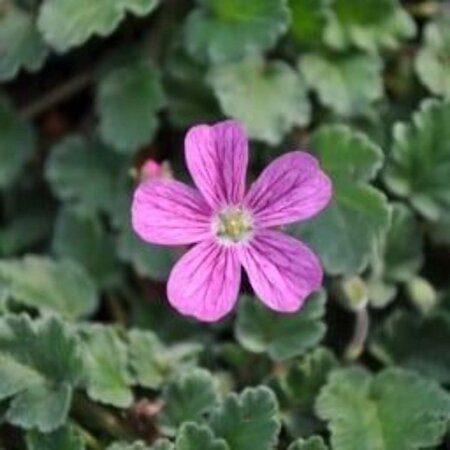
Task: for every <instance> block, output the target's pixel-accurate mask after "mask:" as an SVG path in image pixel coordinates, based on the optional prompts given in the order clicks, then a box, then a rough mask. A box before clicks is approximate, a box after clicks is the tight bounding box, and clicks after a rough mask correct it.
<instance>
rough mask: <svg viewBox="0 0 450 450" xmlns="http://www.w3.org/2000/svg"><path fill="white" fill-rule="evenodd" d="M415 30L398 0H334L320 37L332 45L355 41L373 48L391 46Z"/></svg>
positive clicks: (412, 33)
mask: <svg viewBox="0 0 450 450" xmlns="http://www.w3.org/2000/svg"><path fill="white" fill-rule="evenodd" d="M415 33H416V26H415V23H414V21H413V19H412V18H411V17H410V16H409V15H408V13H406V11H405V10H404V9H403V8H402V7H401V6H400V5H399V2H398V0H335V1H334V2H333V14H331V15H330V17H329V20H328V25H327V27H326V29H325V35H324V38H325V41H326V43H327V44H328V45H329V46H330V47H332V48H337V49H344V48H348V47H350V46H351V45H355V46H356V47H358V48H360V49H362V50H367V51H371V52H375V51H377V50H379V49H383V48H386V49H395V48H397V47H398V46H399V45H400V42H401V41H402V40H404V39H407V38H411V37H413V36H414V35H415Z"/></svg>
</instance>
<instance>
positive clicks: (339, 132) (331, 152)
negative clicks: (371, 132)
mask: <svg viewBox="0 0 450 450" xmlns="http://www.w3.org/2000/svg"><path fill="white" fill-rule="evenodd" d="M310 145H311V148H312V149H313V150H314V153H316V154H317V155H318V157H319V158H320V163H321V165H322V167H323V168H324V170H325V171H326V172H327V173H330V174H331V175H332V176H334V177H348V178H351V179H354V180H361V181H370V180H372V179H373V178H374V177H375V175H376V174H377V173H378V171H379V170H380V169H381V166H382V164H383V150H382V149H381V148H380V147H379V146H378V145H377V144H375V143H374V142H373V141H371V140H370V139H369V138H368V136H366V135H365V134H363V133H360V132H358V131H355V130H353V129H351V128H350V127H348V126H346V125H326V126H323V127H321V128H319V130H318V131H316V132H315V133H314V134H313V135H312V137H311V141H310Z"/></svg>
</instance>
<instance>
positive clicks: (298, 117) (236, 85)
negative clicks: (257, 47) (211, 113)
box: [208, 58, 310, 144]
mask: <svg viewBox="0 0 450 450" xmlns="http://www.w3.org/2000/svg"><path fill="white" fill-rule="evenodd" d="M208 80H209V83H210V84H211V86H212V87H213V89H214V92H215V94H216V96H217V98H218V100H219V102H220V105H221V107H222V110H223V112H224V113H225V114H226V115H228V116H231V117H235V118H237V119H239V120H241V121H242V122H243V124H244V126H245V127H246V129H247V132H248V134H249V136H250V137H251V138H254V139H258V140H261V141H265V142H267V143H269V144H278V143H279V142H280V141H281V140H282V139H283V137H284V135H285V134H286V133H287V132H289V131H290V130H291V129H292V128H293V127H294V126H295V125H299V126H302V125H307V124H308V123H309V119H310V105H309V102H308V99H307V95H306V89H305V87H304V84H303V81H302V79H301V78H300V75H299V74H298V73H297V72H296V71H295V70H294V69H292V68H291V67H290V66H288V65H287V64H286V63H284V62H281V61H275V62H270V63H264V62H263V60H262V59H260V58H252V59H247V60H244V61H242V62H238V63H230V64H227V65H221V66H216V67H214V68H213V69H211V71H210V72H209V74H208Z"/></svg>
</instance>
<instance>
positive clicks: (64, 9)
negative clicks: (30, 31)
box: [38, 0, 158, 52]
mask: <svg viewBox="0 0 450 450" xmlns="http://www.w3.org/2000/svg"><path fill="white" fill-rule="evenodd" d="M157 5H158V0H96V1H95V2H92V1H91V0H45V1H44V3H43V5H42V7H41V9H40V12H39V18H38V27H39V29H40V31H41V33H42V34H43V35H44V38H45V40H46V41H47V42H48V43H49V44H50V45H51V46H52V47H53V48H54V49H55V50H56V51H58V52H66V51H67V50H69V49H71V48H72V47H77V46H79V45H81V44H83V43H84V42H86V41H87V40H88V39H89V38H90V37H92V36H93V35H98V36H107V35H109V34H111V33H112V32H113V31H114V29H115V28H117V26H118V25H119V23H120V22H121V21H122V20H123V18H124V17H125V15H126V13H128V12H129V13H132V14H134V15H136V16H145V15H147V14H150V13H151V12H152V11H153V10H154V9H155V8H156V6H157Z"/></svg>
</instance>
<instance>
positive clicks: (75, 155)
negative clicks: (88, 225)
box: [45, 135, 127, 215]
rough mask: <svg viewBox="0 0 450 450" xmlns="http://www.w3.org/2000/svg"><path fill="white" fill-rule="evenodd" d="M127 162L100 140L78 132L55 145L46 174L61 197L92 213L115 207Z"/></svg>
mask: <svg viewBox="0 0 450 450" xmlns="http://www.w3.org/2000/svg"><path fill="white" fill-rule="evenodd" d="M126 164H127V163H126V162H125V161H124V160H123V159H122V158H121V157H119V156H118V155H116V154H114V153H113V152H111V151H110V150H109V149H108V148H106V147H104V146H102V145H101V144H100V143H99V142H96V141H87V140H86V139H85V138H83V137H81V136H77V135H74V136H69V137H67V138H65V139H64V140H63V141H62V142H60V143H59V144H57V145H56V146H55V147H54V148H53V149H52V151H51V155H50V158H49V160H48V161H47V167H46V173H45V175H46V178H47V180H48V181H49V183H50V185H51V187H52V189H53V191H54V193H55V195H56V196H57V197H59V199H60V200H62V201H63V202H65V203H66V204H68V205H71V207H72V208H73V209H74V210H75V211H76V212H77V213H80V214H82V215H92V214H94V213H96V212H98V211H106V212H108V211H110V210H111V209H112V208H114V207H115V204H116V201H117V196H118V195H119V190H120V189H121V188H122V184H123V179H124V176H125V175H126V168H127V165H126Z"/></svg>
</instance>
